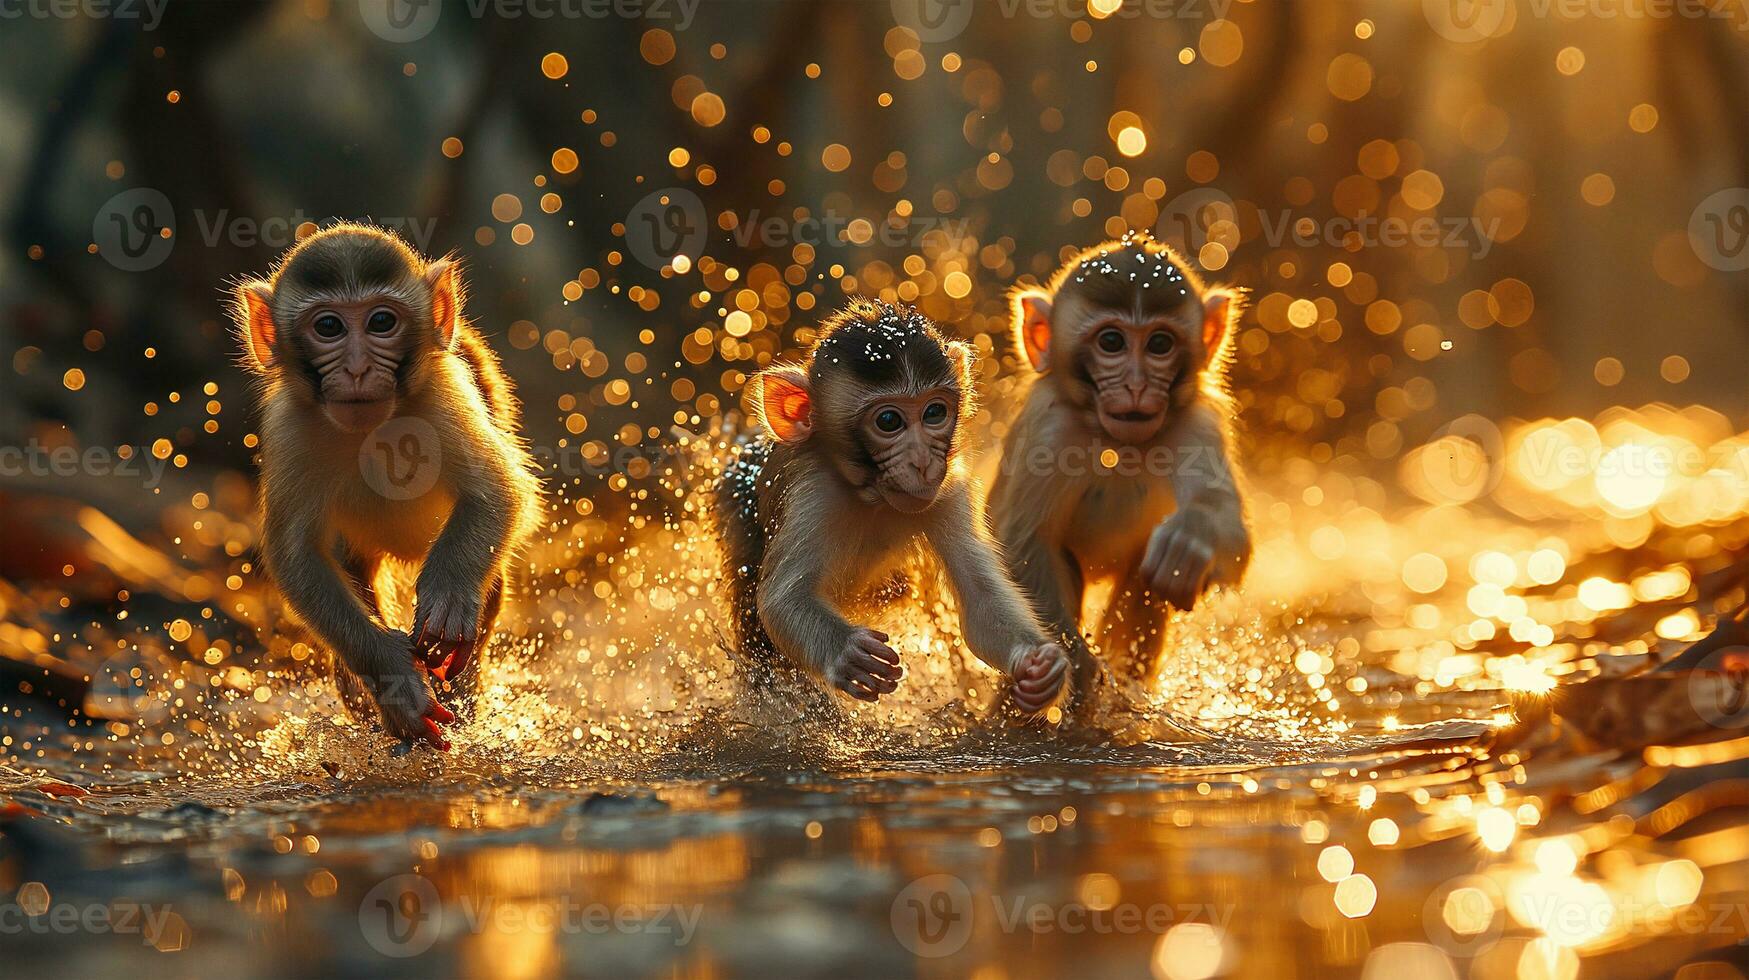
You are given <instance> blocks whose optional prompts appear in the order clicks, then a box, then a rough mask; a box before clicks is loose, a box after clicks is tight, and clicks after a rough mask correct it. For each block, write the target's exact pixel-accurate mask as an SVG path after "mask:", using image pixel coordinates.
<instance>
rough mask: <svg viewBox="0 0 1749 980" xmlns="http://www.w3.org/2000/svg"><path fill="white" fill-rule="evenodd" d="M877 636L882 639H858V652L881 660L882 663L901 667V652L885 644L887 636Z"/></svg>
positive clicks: (879, 634)
mask: <svg viewBox="0 0 1749 980" xmlns="http://www.w3.org/2000/svg"><path fill="white" fill-rule="evenodd" d="M871 632H872V631H871ZM875 635H876V636H879V637H880V639H878V640H877V639H874V638H872V637H859V638H858V639H857V643H856V648H857V649H858V650H860V651H862V652H863V653H866V654H868V655H869V656H871V657H873V658H874V659H876V660H881V661H884V662H886V663H889V664H892V665H893V666H894V667H897V666H899V652H898V651H897V650H894V649H893V648H892V647H890V646H887V644H886V642H885V641H886V638H887V634H885V633H878V634H875Z"/></svg>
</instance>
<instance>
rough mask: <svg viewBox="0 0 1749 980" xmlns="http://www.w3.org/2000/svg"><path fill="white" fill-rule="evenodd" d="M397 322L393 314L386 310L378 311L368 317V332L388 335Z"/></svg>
mask: <svg viewBox="0 0 1749 980" xmlns="http://www.w3.org/2000/svg"><path fill="white" fill-rule="evenodd" d="M397 322H398V321H397V320H396V319H395V315H394V314H393V313H390V312H389V311H388V310H378V311H376V312H375V313H372V314H371V315H370V332H371V333H388V332H389V331H391V330H393V329H395V324H396V323H397Z"/></svg>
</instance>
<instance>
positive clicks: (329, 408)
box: [322, 395, 395, 432]
mask: <svg viewBox="0 0 1749 980" xmlns="http://www.w3.org/2000/svg"><path fill="white" fill-rule="evenodd" d="M322 410H323V411H324V412H325V413H326V414H327V416H328V420H329V421H330V422H333V423H334V424H335V426H337V427H338V428H339V429H340V430H341V431H342V432H369V431H371V430H372V429H374V428H376V427H377V426H379V425H382V424H383V423H384V422H387V421H388V420H389V416H391V415H393V414H395V397H394V396H393V395H390V396H388V397H386V398H330V399H327V400H326V401H324V402H323V403H322Z"/></svg>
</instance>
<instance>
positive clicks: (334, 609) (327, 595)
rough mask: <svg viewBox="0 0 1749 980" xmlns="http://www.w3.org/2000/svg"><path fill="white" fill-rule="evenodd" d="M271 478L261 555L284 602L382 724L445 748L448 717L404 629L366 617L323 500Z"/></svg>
mask: <svg viewBox="0 0 1749 980" xmlns="http://www.w3.org/2000/svg"><path fill="white" fill-rule="evenodd" d="M284 485H285V484H284V483H283V482H280V483H274V482H272V481H271V480H269V481H268V482H267V483H266V486H267V487H268V489H269V495H268V497H267V506H266V526H265V535H264V537H265V539H266V540H265V552H266V557H267V565H268V569H269V570H270V571H271V572H272V574H273V577H274V580H275V581H276V582H277V583H278V585H279V589H280V592H281V594H283V595H284V597H285V600H286V603H287V604H288V605H290V606H291V608H292V610H293V611H294V612H296V613H297V615H298V618H299V619H302V620H303V621H304V622H305V623H306V624H307V625H308V626H309V627H310V628H311V629H312V630H314V631H315V633H316V635H317V636H319V637H321V639H322V641H323V642H324V643H326V644H327V645H328V647H329V649H330V650H332V651H333V652H334V653H335V654H337V655H339V657H340V659H341V660H342V661H343V662H344V663H345V665H346V668H347V669H348V670H350V671H351V672H352V673H353V674H354V675H356V676H357V677H358V679H359V680H360V681H362V682H364V685H365V687H366V688H367V689H368V690H369V691H370V693H371V696H372V697H373V698H375V699H376V702H377V707H378V709H379V710H380V711H381V713H382V719H383V727H384V728H385V729H386V730H387V731H388V732H389V733H390V734H391V735H394V736H395V737H397V738H414V739H426V740H429V741H432V742H434V743H436V744H437V745H439V746H440V747H447V743H445V742H444V740H443V737H442V736H441V735H440V734H438V731H437V728H436V726H435V725H433V724H431V722H432V721H433V720H435V721H445V720H453V716H449V717H448V718H446V717H444V716H447V715H449V713H448V712H447V711H446V710H444V709H443V708H442V707H441V706H439V705H437V703H436V702H435V701H433V700H432V698H431V692H430V690H429V688H428V687H427V685H426V682H425V678H424V677H422V676H420V674H419V671H418V669H417V668H415V667H414V666H413V654H412V648H411V644H410V643H409V641H408V638H407V636H406V634H404V633H401V632H399V631H397V630H392V629H388V628H386V627H384V626H382V625H380V624H378V623H377V622H376V621H375V620H373V619H372V618H371V615H370V612H369V611H368V610H367V609H365V607H364V604H363V603H362V602H361V601H360V600H359V598H358V596H357V594H356V593H354V592H353V590H352V589H351V588H350V587H349V586H348V585H347V584H346V581H345V579H344V578H343V575H342V572H341V570H340V566H339V565H338V564H336V563H335V561H334V557H333V554H332V552H331V542H330V541H329V540H327V536H326V534H325V532H324V528H323V522H322V519H321V513H320V510H319V508H320V507H321V506H322V505H323V503H324V502H325V498H324V496H323V495H322V494H319V493H310V492H308V488H303V489H304V492H302V493H298V492H293V491H290V490H287V491H282V492H279V493H275V492H273V488H274V487H275V486H284Z"/></svg>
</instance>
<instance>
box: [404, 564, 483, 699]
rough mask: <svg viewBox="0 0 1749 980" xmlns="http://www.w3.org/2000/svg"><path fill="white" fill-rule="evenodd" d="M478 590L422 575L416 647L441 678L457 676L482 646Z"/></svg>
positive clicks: (415, 600)
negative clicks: (439, 582)
mask: <svg viewBox="0 0 1749 980" xmlns="http://www.w3.org/2000/svg"><path fill="white" fill-rule="evenodd" d="M481 605H482V602H481V598H480V595H479V590H478V589H465V588H454V587H451V586H448V585H440V584H438V583H436V582H429V581H426V580H425V579H424V577H423V576H421V578H420V581H419V584H418V585H417V586H416V587H415V591H414V598H413V647H414V650H415V651H416V653H417V655H418V658H419V660H420V661H421V662H422V663H424V664H425V666H426V668H427V669H429V670H430V671H431V672H432V673H433V674H436V675H437V676H438V677H439V678H440V679H442V680H446V681H447V680H449V679H451V678H453V677H458V676H460V675H461V672H462V671H464V670H466V669H467V667H468V662H469V661H470V660H472V659H473V657H474V652H475V651H476V650H477V649H478V648H479V646H480V607H481Z"/></svg>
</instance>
